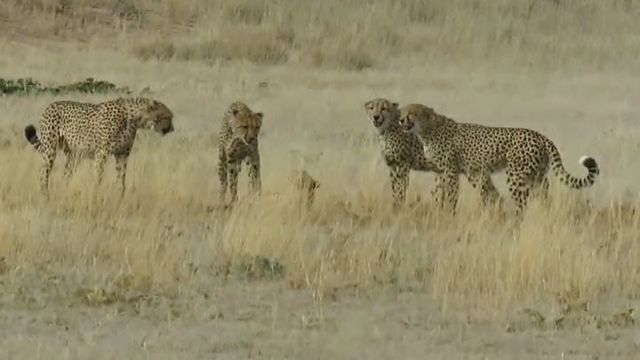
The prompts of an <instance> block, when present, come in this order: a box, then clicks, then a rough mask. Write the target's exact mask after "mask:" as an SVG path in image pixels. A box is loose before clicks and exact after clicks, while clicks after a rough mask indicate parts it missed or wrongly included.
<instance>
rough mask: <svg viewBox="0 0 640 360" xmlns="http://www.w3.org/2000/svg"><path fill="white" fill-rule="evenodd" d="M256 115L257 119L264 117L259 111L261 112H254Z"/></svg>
mask: <svg viewBox="0 0 640 360" xmlns="http://www.w3.org/2000/svg"><path fill="white" fill-rule="evenodd" d="M256 117H257V118H258V119H260V120H262V118H263V117H264V114H263V113H261V112H257V113H256Z"/></svg>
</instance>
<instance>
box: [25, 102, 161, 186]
mask: <svg viewBox="0 0 640 360" xmlns="http://www.w3.org/2000/svg"><path fill="white" fill-rule="evenodd" d="M138 129H153V130H155V131H157V132H158V133H160V134H162V135H165V134H167V133H170V132H172V131H173V113H172V112H171V110H169V108H167V106H165V105H164V104H163V103H161V102H159V101H156V100H151V99H147V98H142V97H134V98H117V99H114V100H110V101H105V102H101V103H98V104H93V103H85V102H77V101H56V102H53V103H51V104H50V105H48V106H47V107H46V108H45V109H44V111H43V113H42V116H41V119H40V136H39V137H38V135H37V132H36V128H35V126H33V125H28V126H27V127H26V128H25V129H24V133H25V137H26V138H27V140H28V141H29V143H30V144H31V145H33V147H34V148H35V149H36V151H38V152H39V153H40V154H41V155H42V158H43V164H42V168H41V172H40V190H41V192H42V194H43V195H44V196H45V197H48V196H49V192H48V182H49V175H50V174H51V169H52V168H53V163H54V161H55V158H56V155H57V152H58V150H59V149H62V151H63V152H64V153H65V155H66V163H65V175H66V176H67V177H68V176H69V175H71V174H72V173H73V171H74V169H75V166H76V164H77V162H78V161H79V160H80V159H81V158H83V157H87V156H90V157H93V158H94V167H95V172H96V176H97V183H100V182H101V181H102V174H103V171H104V163H105V162H106V159H107V156H108V155H113V156H114V157H115V159H116V171H117V174H118V179H119V182H120V185H121V196H122V195H124V191H125V173H126V168H127V159H128V158H129V154H130V153H131V148H132V147H133V143H134V140H135V137H136V132H137V131H138Z"/></svg>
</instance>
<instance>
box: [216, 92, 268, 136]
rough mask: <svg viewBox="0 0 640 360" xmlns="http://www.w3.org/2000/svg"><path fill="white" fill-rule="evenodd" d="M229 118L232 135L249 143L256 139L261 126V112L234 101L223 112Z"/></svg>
mask: <svg viewBox="0 0 640 360" xmlns="http://www.w3.org/2000/svg"><path fill="white" fill-rule="evenodd" d="M225 116H226V117H228V118H229V119H230V122H229V123H230V124H231V129H232V131H233V137H234V138H239V139H241V140H242V142H244V143H245V144H247V145H249V144H251V143H253V142H255V141H256V140H257V139H258V134H259V133H260V128H261V127H262V118H263V116H264V115H263V113H261V112H254V111H252V110H251V109H250V108H249V107H248V106H247V105H246V104H245V103H243V102H240V101H236V102H234V103H233V104H231V105H230V106H229V108H228V109H227V112H226V114H225Z"/></svg>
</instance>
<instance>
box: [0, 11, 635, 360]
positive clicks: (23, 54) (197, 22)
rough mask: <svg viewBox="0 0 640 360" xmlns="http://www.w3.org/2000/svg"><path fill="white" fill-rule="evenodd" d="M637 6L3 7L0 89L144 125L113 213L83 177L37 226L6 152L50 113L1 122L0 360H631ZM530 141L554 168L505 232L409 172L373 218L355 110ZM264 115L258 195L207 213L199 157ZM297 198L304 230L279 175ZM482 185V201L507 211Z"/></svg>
mask: <svg viewBox="0 0 640 360" xmlns="http://www.w3.org/2000/svg"><path fill="white" fill-rule="evenodd" d="M639 16H640V4H638V3H636V2H634V1H630V0H626V1H625V0H583V1H573V0H566V1H565V0H494V1H474V0H464V1H463V0H433V1H429V2H427V1H418V0H398V1H390V0H378V1H366V0H346V1H338V0H326V1H322V2H320V1H316V2H307V3H305V2H302V1H295V0H274V1H266V0H245V1H239V0H233V1H221V0H212V1H206V0H185V1H178V0H156V1H152V0H118V1H115V0H114V1H107V0H104V1H103V0H24V1H22V0H5V1H2V2H0V77H2V78H4V79H18V78H29V77H30V78H33V79H35V80H37V81H39V82H41V83H42V84H48V85H50V86H54V85H56V84H57V85H61V84H69V83H74V82H77V81H82V80H83V79H86V78H88V77H92V78H95V79H100V80H105V81H109V82H111V83H114V84H117V85H118V86H120V87H126V88H128V89H130V90H131V92H132V94H137V93H144V94H145V96H148V97H152V98H156V99H158V100H161V101H162V102H164V103H165V104H167V106H169V107H170V108H171V109H172V110H173V112H174V114H175V118H174V125H175V127H176V131H175V132H174V133H172V134H170V135H168V136H166V137H162V138H161V137H160V136H159V135H157V134H154V133H151V132H146V131H141V132H140V133H139V136H138V139H137V142H136V145H135V147H134V151H133V154H132V157H131V159H130V163H129V168H128V174H127V176H128V178H127V186H128V189H127V193H126V198H125V199H124V200H123V201H118V197H117V195H118V187H117V185H116V183H115V171H114V168H113V167H114V165H113V164H114V162H113V160H112V159H111V160H110V161H109V162H108V164H107V171H106V173H105V181H104V182H103V184H102V186H101V188H100V189H99V191H98V192H97V193H96V192H95V191H94V188H93V186H92V185H93V181H94V175H93V171H92V166H91V163H90V162H89V161H86V162H83V163H81V165H80V167H79V168H78V171H77V173H76V174H75V175H74V176H73V177H72V178H71V179H70V181H69V182H66V181H64V179H63V176H62V173H63V164H64V160H63V158H64V155H62V154H60V156H59V158H58V161H57V163H56V168H55V169H54V172H53V176H52V180H51V183H50V190H51V193H52V196H51V199H50V201H49V202H48V203H47V202H44V201H43V200H42V199H41V198H40V195H39V192H38V172H39V166H40V162H41V159H40V157H39V155H38V154H37V153H36V152H35V151H34V150H33V149H32V148H31V147H30V146H29V144H28V143H27V141H26V140H25V139H24V136H23V129H24V127H25V126H26V125H27V124H37V122H38V119H39V115H40V113H41V112H42V110H43V109H44V107H45V106H46V105H47V104H48V103H50V102H52V101H55V100H59V99H72V100H80V101H94V102H98V101H102V100H106V99H110V98H113V97H116V96H120V95H121V94H118V93H115V92H114V93H111V92H106V93H102V92H101V93H84V92H73V91H71V92H66V93H57V94H56V93H52V92H47V91H43V92H40V93H37V94H34V93H30V92H28V91H24V92H21V93H20V94H17V93H15V94H5V95H4V96H2V97H0V163H1V164H2V168H3V171H2V176H1V177H0V257H1V259H2V260H1V261H0V324H1V325H2V326H0V349H1V351H0V358H7V359H31V358H38V359H40V358H43V359H86V358H93V359H112V358H113V359H116V358H118V359H122V358H126V359H143V358H158V359H164V358H167V359H176V358H193V359H196V358H198V359H200V358H207V359H208V358H215V359H223V358H225V359H245V358H272V359H283V358H291V359H325V358H337V359H363V358H366V359H389V358H406V359H425V358H428V359H458V358H489V359H514V358H518V359H520V358H523V359H537V358H551V359H596V358H600V359H614V358H623V359H629V358H632V357H637V354H638V352H640V332H638V327H637V325H636V324H635V321H634V317H633V316H634V313H633V309H636V308H637V307H638V305H640V301H639V300H638V299H639V297H640V213H639V212H638V208H639V207H640V199H639V197H638V193H639V191H640V185H638V181H637V180H636V179H637V177H638V176H640V163H638V161H637V156H638V154H639V153H640V123H639V122H638V119H640V101H638V100H639V99H640V87H639V86H638V84H639V81H640V22H638V21H637V19H638V18H639ZM378 96H381V97H388V98H391V99H393V100H396V101H399V102H400V103H409V102H421V103H425V104H428V105H430V106H432V107H434V108H435V109H436V111H439V112H441V113H444V114H447V115H448V116H450V117H452V118H453V119H456V120H458V121H462V122H477V123H483V124H490V125H500V126H523V127H528V128H531V129H535V130H538V131H540V132H542V133H544V134H546V135H547V136H548V137H549V138H550V139H552V140H553V141H554V142H555V143H556V144H557V146H558V148H559V150H560V152H561V155H562V157H563V160H564V163H565V166H566V167H567V169H568V170H569V171H570V172H571V173H573V174H575V175H580V176H582V175H583V174H584V173H585V169H584V168H582V167H580V166H579V165H578V164H577V160H578V158H579V157H580V156H582V155H585V154H588V155H592V156H594V157H595V158H596V159H597V160H598V162H599V164H600V167H601V175H600V177H599V178H598V179H597V183H596V185H595V186H594V187H592V188H589V189H587V190H583V191H570V190H567V189H565V188H563V186H562V185H561V184H559V183H558V182H557V181H555V180H553V179H552V180H551V183H552V197H551V201H550V203H549V204H541V203H539V202H533V203H532V204H531V206H530V207H529V209H528V211H527V213H526V214H525V216H524V218H523V219H522V221H516V219H515V218H513V216H512V215H511V209H512V207H511V206H512V204H511V202H510V200H509V199H508V196H504V198H505V203H504V208H502V209H501V208H497V209H494V208H489V209H484V208H482V207H481V206H480V201H479V199H478V196H477V194H476V193H475V192H474V191H472V189H471V188H470V186H469V185H468V183H467V182H466V181H465V180H463V181H461V187H462V194H461V198H460V201H459V207H458V214H457V215H456V216H455V217H451V216H448V215H447V214H444V213H441V212H439V211H437V210H436V209H435V208H434V206H433V204H432V202H431V198H430V196H429V191H430V190H431V188H432V187H433V175H432V174H429V173H413V174H412V177H411V184H410V193H409V199H408V202H407V205H406V206H405V208H404V209H403V210H402V211H399V212H394V211H393V210H392V207H391V194H390V186H389V180H388V170H387V168H386V166H385V165H384V163H383V161H382V158H381V156H380V153H379V150H378V144H377V142H376V141H377V140H376V136H375V130H374V129H373V127H372V126H371V124H370V122H369V121H368V120H367V119H366V117H365V112H364V102H366V101H367V100H369V99H371V98H373V97H378ZM234 100H243V101H245V102H247V103H248V104H249V105H250V106H251V107H252V108H253V109H254V110H256V111H262V112H264V113H265V118H264V126H263V129H262V133H261V137H260V147H261V154H262V169H263V170H262V172H263V187H264V190H263V194H262V196H261V197H259V198H252V197H250V196H247V175H246V169H243V172H242V173H241V183H240V202H239V203H238V204H237V206H236V207H235V208H234V209H233V210H225V209H224V207H223V204H221V203H220V202H219V200H218V191H219V184H218V178H217V173H216V161H217V139H216V132H217V130H218V127H219V125H220V120H221V118H222V114H223V112H224V110H225V108H226V107H227V106H228V105H229V104H230V103H231V102H232V101H234ZM303 169H304V170H306V171H308V172H309V173H310V174H312V175H313V176H314V177H315V178H316V179H317V180H318V181H319V182H320V183H321V187H320V188H319V189H318V193H317V195H316V199H315V203H314V204H313V206H312V207H310V208H309V209H305V208H304V207H303V206H301V204H300V202H299V201H298V200H299V199H298V197H299V194H297V192H296V190H295V187H294V185H293V183H292V181H291V179H290V175H291V174H292V173H294V172H295V171H299V170H303ZM503 180H504V176H503V175H498V176H496V179H495V182H496V184H497V185H498V186H499V189H500V190H501V191H502V193H503V195H506V192H505V191H504V190H505V187H504V184H503V183H504V181H503Z"/></svg>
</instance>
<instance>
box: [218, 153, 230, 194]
mask: <svg viewBox="0 0 640 360" xmlns="http://www.w3.org/2000/svg"><path fill="white" fill-rule="evenodd" d="M227 170H228V169H227V154H226V151H225V149H224V147H222V146H220V147H219V148H218V179H220V202H221V203H222V204H224V198H225V195H226V194H227Z"/></svg>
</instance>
